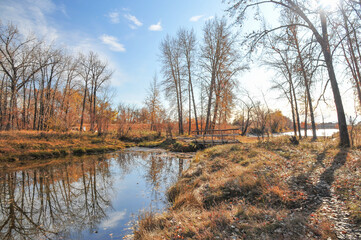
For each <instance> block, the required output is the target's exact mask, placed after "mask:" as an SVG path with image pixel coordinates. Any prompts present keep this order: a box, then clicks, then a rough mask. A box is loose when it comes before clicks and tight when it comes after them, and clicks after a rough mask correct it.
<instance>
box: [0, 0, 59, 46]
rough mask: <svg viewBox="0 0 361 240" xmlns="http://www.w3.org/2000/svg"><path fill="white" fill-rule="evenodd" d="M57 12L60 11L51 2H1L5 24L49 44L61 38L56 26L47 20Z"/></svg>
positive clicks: (39, 0)
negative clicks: (48, 16) (9, 23)
mask: <svg viewBox="0 0 361 240" xmlns="http://www.w3.org/2000/svg"><path fill="white" fill-rule="evenodd" d="M56 11H59V9H58V8H57V6H56V5H55V4H54V3H53V2H52V1H50V0H38V1H34V2H30V1H12V0H3V1H0V16H1V17H0V18H1V20H2V21H3V23H4V24H6V23H7V22H12V23H13V24H15V25H16V26H17V27H18V29H19V30H20V32H21V33H22V34H25V35H26V34H29V33H34V34H35V35H37V36H39V37H42V38H43V39H45V40H46V41H49V42H52V41H55V40H57V39H58V38H59V32H58V30H57V29H56V28H55V25H54V24H49V21H48V19H47V15H49V14H52V13H54V12H56ZM60 11H61V10H60Z"/></svg>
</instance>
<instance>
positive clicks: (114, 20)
mask: <svg viewBox="0 0 361 240" xmlns="http://www.w3.org/2000/svg"><path fill="white" fill-rule="evenodd" d="M107 16H108V18H109V20H110V22H111V23H114V24H116V23H119V22H120V19H119V16H120V15H119V12H118V11H113V12H110V13H108V15H107Z"/></svg>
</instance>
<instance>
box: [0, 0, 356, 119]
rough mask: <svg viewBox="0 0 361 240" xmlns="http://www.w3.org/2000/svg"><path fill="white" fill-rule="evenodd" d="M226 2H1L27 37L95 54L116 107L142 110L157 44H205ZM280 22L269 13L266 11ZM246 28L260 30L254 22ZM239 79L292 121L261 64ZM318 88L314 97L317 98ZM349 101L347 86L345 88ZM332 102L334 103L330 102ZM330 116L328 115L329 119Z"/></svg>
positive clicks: (349, 104)
mask: <svg viewBox="0 0 361 240" xmlns="http://www.w3.org/2000/svg"><path fill="white" fill-rule="evenodd" d="M226 8H227V5H225V4H223V3H222V0H118V1H115V0H103V1H89V0H88V1H85V0H0V20H1V21H2V22H3V23H7V22H13V23H14V24H16V25H17V26H18V28H19V30H20V31H21V32H23V33H29V32H33V33H35V34H36V35H38V36H39V37H43V38H45V39H46V40H47V41H48V42H54V44H55V45H57V46H61V47H62V46H64V47H65V48H66V49H68V51H71V52H84V53H87V52H88V51H94V52H96V53H98V54H99V56H100V57H101V58H102V59H104V60H107V61H108V63H109V66H110V67H111V68H112V69H113V70H114V74H113V78H112V80H111V83H110V86H111V89H112V90H114V99H113V104H114V106H117V105H118V103H119V102H123V103H130V104H132V103H134V104H138V105H141V104H142V103H143V100H144V97H145V95H146V92H147V88H148V86H149V82H150V81H151V80H152V78H153V76H154V73H155V72H157V73H158V78H159V80H161V77H162V76H161V74H160V68H161V66H160V62H159V44H160V42H161V40H162V39H163V38H164V37H165V36H166V35H167V34H169V35H174V34H175V33H176V32H177V30H178V29H179V28H180V27H185V28H189V29H190V28H194V30H195V32H196V34H197V36H198V41H199V42H201V40H202V39H201V38H202V27H203V24H204V22H205V21H206V20H207V19H210V18H212V17H214V16H218V17H221V16H223V15H225V12H224V10H225V9H226ZM265 11H266V12H268V14H269V15H270V16H271V18H269V19H277V17H275V15H274V11H273V10H272V9H271V8H269V7H268V8H266V9H265ZM252 19H253V18H251V21H250V22H248V23H247V24H245V25H246V28H250V26H255V25H256V26H257V24H256V23H255V22H254V21H252ZM252 67H253V69H252V70H251V71H248V72H245V73H243V74H242V75H240V77H239V83H240V86H242V87H243V88H247V89H248V90H249V91H250V93H251V95H252V96H255V97H256V98H257V99H259V100H262V99H263V96H262V92H263V94H265V97H266V98H267V100H268V103H269V106H270V107H271V108H278V109H280V110H282V111H283V112H284V113H285V114H286V115H290V111H289V106H288V103H287V102H286V101H285V100H284V99H283V100H279V99H278V97H279V93H278V92H275V91H271V90H270V88H271V80H272V78H273V74H272V71H268V70H267V69H266V68H265V67H263V66H260V65H259V64H258V63H254V64H253V65H252ZM318 90H319V89H317V88H315V94H318ZM341 92H342V95H344V96H350V95H351V94H352V91H350V87H349V85H347V84H345V86H341ZM343 100H344V104H345V108H346V112H348V114H350V115H353V112H354V110H353V109H354V107H353V99H352V98H351V97H350V98H345V97H344V98H343ZM330 101H332V98H330ZM322 109H323V114H325V118H326V119H327V120H332V121H334V120H336V118H335V116H336V114H335V112H334V107H333V104H332V102H330V106H327V105H325V106H323V107H322ZM325 112H326V113H325Z"/></svg>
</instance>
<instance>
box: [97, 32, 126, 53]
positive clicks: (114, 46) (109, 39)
mask: <svg viewBox="0 0 361 240" xmlns="http://www.w3.org/2000/svg"><path fill="white" fill-rule="evenodd" d="M100 40H102V42H103V43H104V44H107V45H108V46H109V47H110V50H112V51H116V52H125V48H124V45H123V44H121V43H119V42H118V39H117V38H116V37H113V36H109V35H106V34H103V35H102V36H100Z"/></svg>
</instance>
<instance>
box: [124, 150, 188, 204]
mask: <svg viewBox="0 0 361 240" xmlns="http://www.w3.org/2000/svg"><path fill="white" fill-rule="evenodd" d="M117 160H118V164H119V166H120V167H121V169H122V173H123V174H127V173H129V172H130V171H131V170H133V169H134V168H137V167H138V168H139V166H140V167H141V168H139V169H142V170H143V171H145V172H144V173H143V175H144V177H145V180H146V183H147V184H149V185H150V186H149V187H148V188H147V189H151V199H152V200H153V201H155V202H156V203H158V201H159V199H160V195H161V194H163V192H162V191H165V190H166V189H167V188H168V187H169V186H170V184H171V183H173V182H175V181H176V178H177V176H179V175H180V174H181V172H182V171H183V168H184V160H183V159H178V158H174V157H170V156H168V155H167V154H166V153H163V152H146V151H145V152H141V151H139V152H125V153H121V154H119V156H118V158H117Z"/></svg>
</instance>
